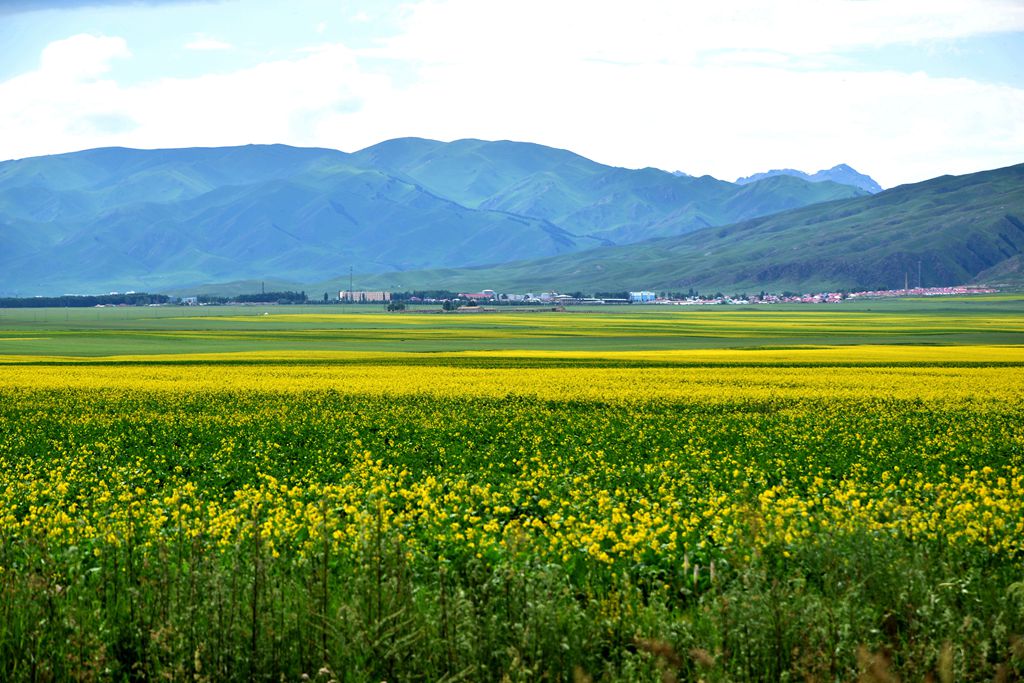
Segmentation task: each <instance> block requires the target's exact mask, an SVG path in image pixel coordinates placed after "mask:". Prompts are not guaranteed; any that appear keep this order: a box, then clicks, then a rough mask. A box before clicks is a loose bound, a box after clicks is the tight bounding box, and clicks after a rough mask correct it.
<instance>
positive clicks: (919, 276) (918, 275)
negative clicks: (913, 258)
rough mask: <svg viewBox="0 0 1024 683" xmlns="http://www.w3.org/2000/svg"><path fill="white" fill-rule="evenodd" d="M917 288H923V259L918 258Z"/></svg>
mask: <svg viewBox="0 0 1024 683" xmlns="http://www.w3.org/2000/svg"><path fill="white" fill-rule="evenodd" d="M917 288H918V289H921V259H917Z"/></svg>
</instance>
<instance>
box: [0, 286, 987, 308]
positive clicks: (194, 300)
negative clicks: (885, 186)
mask: <svg viewBox="0 0 1024 683" xmlns="http://www.w3.org/2000/svg"><path fill="white" fill-rule="evenodd" d="M998 291H999V290H997V289H993V288H991V287H986V286H973V285H957V286H953V287H908V288H905V289H876V290H864V291H859V292H842V291H834V292H817V293H813V294H795V293H792V292H784V293H782V294H770V293H767V292H761V293H759V294H755V295H750V294H743V295H738V294H733V295H731V296H727V295H725V294H722V293H720V292H719V293H715V294H709V295H705V294H699V293H697V292H694V291H692V290H691V291H689V292H685V293H674V292H654V291H648V290H641V291H637V292H629V291H627V292H598V293H596V294H594V295H592V296H589V295H585V294H583V293H581V292H573V293H561V292H540V293H533V292H525V293H504V292H497V291H495V290H493V289H483V290H481V291H479V292H454V291H447V290H421V291H412V292H389V291H381V290H377V291H369V290H341V291H339V292H338V293H337V296H331V295H330V294H329V293H327V292H324V294H323V297H322V298H310V297H307V296H306V293H305V292H291V291H288V292H260V293H257V294H240V295H235V296H231V297H228V296H213V295H197V296H185V297H171V296H167V295H165V294H146V293H144V292H124V293H118V292H110V293H109V294H103V295H76V294H65V295H63V296H59V297H9V298H0V308H76V307H77V308H80V307H86V306H88V307H98V308H103V307H109V306H175V305H178V306H219V305H229V304H230V305H260V306H266V305H287V304H326V305H330V304H376V305H384V306H385V307H386V308H387V309H388V310H390V311H402V310H406V307H407V306H413V305H424V304H426V305H438V306H440V307H441V309H442V310H445V311H464V312H477V311H484V310H490V309H493V308H494V307H497V306H544V307H554V308H558V307H565V306H582V305H586V306H605V305H616V304H626V305H628V304H647V305H665V306H710V305H751V304H835V303H840V302H842V301H850V300H860V299H883V298H894V297H933V296H954V295H965V294H993V293H996V292H998Z"/></svg>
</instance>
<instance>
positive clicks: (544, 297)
mask: <svg viewBox="0 0 1024 683" xmlns="http://www.w3.org/2000/svg"><path fill="white" fill-rule="evenodd" d="M996 291H998V290H995V289H992V288H989V287H984V286H970V285H959V286H955V287H914V288H906V289H887V290H865V291H860V292H816V293H810V294H789V293H786V294H768V293H765V292H762V293H760V294H757V295H752V296H736V295H734V296H726V295H723V294H715V295H713V296H697V295H694V296H686V297H678V296H677V297H673V296H669V295H662V296H659V295H658V294H657V293H656V292H653V291H647V290H642V291H637V292H628V293H627V296H626V297H625V298H608V297H585V296H579V295H575V296H574V295H571V294H559V293H558V292H541V293H539V294H535V293H532V292H527V293H525V294H505V293H501V294H499V293H497V292H495V291H494V290H493V289H484V290H481V291H479V292H459V294H458V297H457V298H458V300H460V301H466V302H473V303H474V304H527V305H528V304H535V305H552V304H553V305H579V304H588V305H593V304H663V305H673V306H707V305H722V304H726V305H745V304H746V305H749V304H783V303H786V304H791V303H802V304H834V303H839V302H841V301H844V300H847V299H867V298H883V297H902V296H950V295H957V294H986V293H994V292H996ZM342 294H348V292H342ZM355 294H356V295H360V296H357V297H356V298H355V301H384V302H386V301H390V298H372V299H371V298H368V297H366V298H360V297H361V296H362V295H369V294H373V295H375V296H377V295H380V296H381V297H383V296H386V295H388V293H387V292H355ZM349 300H351V299H349ZM408 301H409V302H410V303H442V302H443V301H445V300H444V299H435V298H421V297H415V296H414V297H411V298H409V299H408Z"/></svg>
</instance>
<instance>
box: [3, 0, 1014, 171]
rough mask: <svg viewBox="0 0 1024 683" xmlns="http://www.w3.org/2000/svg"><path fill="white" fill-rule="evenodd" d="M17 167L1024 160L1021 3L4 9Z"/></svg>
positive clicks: (260, 2)
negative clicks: (424, 143) (109, 151)
mask: <svg viewBox="0 0 1024 683" xmlns="http://www.w3.org/2000/svg"><path fill="white" fill-rule="evenodd" d="M0 44H3V45H4V49H3V53H2V54H3V58H2V59H0V158H3V159H6V158H20V157H25V156H35V155H40V154H53V153H60V152H68V151H74V150H78V149H85V148H90V147H99V146H108V145H122V146H131V147H145V148H153V147H179V146H218V145H234V144H247V143H271V142H283V143H287V144H294V145H304V146H321V147H333V148H337V149H342V150H345V151H355V150H357V149H360V148H362V147H366V146H368V145H371V144H374V143H376V142H379V141H381V140H385V139H389V138H394V137H402V136H421V137H430V138H435V139H441V140H452V139H458V138H462V137H478V138H484V139H512V140H526V141H531V142H538V143H541V144H547V145H552V146H556V147H563V148H568V149H571V150H573V151H576V152H578V153H580V154H583V155H585V156H587V157H590V158H592V159H595V160H596V161H600V162H603V163H608V164H612V165H618V166H627V167H633V168H637V167H643V166H656V167H659V168H664V169H668V170H675V169H681V170H684V171H686V172H688V173H691V174H705V173H708V174H711V175H714V176H716V177H720V178H725V179H728V180H732V179H735V178H736V177H738V176H742V175H749V174H751V173H754V172H757V171H762V170H767V169H770V168H780V167H791V168H799V169H802V170H806V171H809V172H813V171H816V170H818V169H820V168H827V167H830V166H832V165H835V164H838V163H842V162H845V163H848V164H850V165H852V166H854V167H855V168H857V169H858V170H861V171H863V172H865V173H869V174H871V175H872V176H874V177H875V178H876V179H877V180H878V181H879V182H880V183H881V184H882V185H883V186H892V185H896V184H899V183H904V182H914V181H919V180H924V179H927V178H930V177H934V176H936V175H941V174H943V173H967V172H972V171H978V170H983V169H986V168H995V167H999V166H1005V165H1009V164H1014V163H1021V162H1024V68H1022V67H1021V66H1020V65H1021V64H1024V3H1021V2H1019V0H929V1H924V0H777V1H776V2H772V3H765V2H760V1H756V0H718V1H716V2H698V1H693V2H677V1H674V0H671V1H670V0H634V1H632V2H629V3H623V2H606V1H603V0H545V1H539V0H429V1H426V2H380V1H374V2H370V1H362V0H356V1H351V2H348V1H338V0H297V1H296V2H291V3H282V2H280V1H279V0H278V1H270V0H223V1H210V2H201V1H195V2H181V1H176V0H150V1H148V2H145V1H135V2H132V1H130V0H120V1H118V0H106V1H103V0H93V1H92V2H83V1H76V0H36V1H29V0H7V1H6V2H3V3H0Z"/></svg>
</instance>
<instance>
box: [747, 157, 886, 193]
mask: <svg viewBox="0 0 1024 683" xmlns="http://www.w3.org/2000/svg"><path fill="white" fill-rule="evenodd" d="M779 175H788V176H792V177H794V178H800V179H801V180H807V181H809V182H812V183H821V182H825V181H831V182H834V183H840V184H841V185H852V186H853V187H859V188H860V189H862V190H864V191H865V192H869V193H871V194H875V193H878V192H881V191H882V187H881V185H879V184H878V183H876V182H875V180H874V178H872V177H871V176H867V175H864V174H863V173H858V172H857V171H855V170H853V169H852V168H850V167H849V166H847V165H846V164H839V165H837V166H833V167H832V168H829V169H825V170H822V171H818V172H817V173H814V174H807V173H804V172H803V171H797V170H795V169H792V168H779V169H775V170H773V171H766V172H764V173H755V174H754V175H751V176H747V177H746V178H737V179H736V184H737V185H747V184H748V183H756V182H757V181H759V180H764V179H765V178H771V177H773V176H779Z"/></svg>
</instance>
